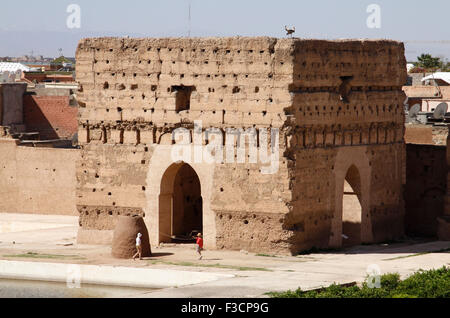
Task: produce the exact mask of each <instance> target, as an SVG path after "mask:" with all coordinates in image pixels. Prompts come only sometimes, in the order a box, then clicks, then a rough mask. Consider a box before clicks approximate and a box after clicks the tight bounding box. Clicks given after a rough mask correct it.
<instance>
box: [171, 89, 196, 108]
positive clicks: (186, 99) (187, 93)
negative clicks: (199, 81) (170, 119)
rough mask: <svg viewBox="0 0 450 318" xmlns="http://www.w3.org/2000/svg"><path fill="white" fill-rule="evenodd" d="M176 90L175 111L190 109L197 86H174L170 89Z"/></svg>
mask: <svg viewBox="0 0 450 318" xmlns="http://www.w3.org/2000/svg"><path fill="white" fill-rule="evenodd" d="M170 90H171V91H172V92H175V111H176V112H177V113H179V112H181V111H183V110H189V109H190V107H191V94H192V92H193V91H195V86H183V85H181V86H172V87H171V89H170Z"/></svg>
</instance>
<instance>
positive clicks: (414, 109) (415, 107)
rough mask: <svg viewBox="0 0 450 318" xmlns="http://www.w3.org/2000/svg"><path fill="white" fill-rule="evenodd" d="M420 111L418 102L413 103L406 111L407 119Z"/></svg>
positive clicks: (414, 116)
mask: <svg viewBox="0 0 450 318" xmlns="http://www.w3.org/2000/svg"><path fill="white" fill-rule="evenodd" d="M419 112H420V104H414V105H413V106H412V107H411V108H410V109H409V112H408V117H409V119H413V118H416V117H417V114H418V113H419Z"/></svg>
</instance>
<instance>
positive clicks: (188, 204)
mask: <svg viewBox="0 0 450 318" xmlns="http://www.w3.org/2000/svg"><path fill="white" fill-rule="evenodd" d="M202 227H203V202H202V196H201V186H200V180H199V178H198V175H197V173H196V172H195V170H194V169H193V168H192V167H191V166H190V165H189V164H187V163H184V162H181V163H174V164H172V165H171V166H170V167H169V168H167V170H166V171H165V173H164V175H163V177H162V179H161V190H160V195H159V241H160V242H192V238H191V236H192V235H193V234H194V235H195V234H196V233H197V232H202Z"/></svg>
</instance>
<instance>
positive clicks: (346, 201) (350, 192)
mask: <svg viewBox="0 0 450 318" xmlns="http://www.w3.org/2000/svg"><path fill="white" fill-rule="evenodd" d="M361 200H362V197H361V177H360V175H359V171H358V169H357V168H356V167H355V166H354V165H352V166H351V167H350V168H349V169H348V170H347V174H346V175H345V180H344V189H343V197H342V246H353V245H359V244H361V218H362V206H361Z"/></svg>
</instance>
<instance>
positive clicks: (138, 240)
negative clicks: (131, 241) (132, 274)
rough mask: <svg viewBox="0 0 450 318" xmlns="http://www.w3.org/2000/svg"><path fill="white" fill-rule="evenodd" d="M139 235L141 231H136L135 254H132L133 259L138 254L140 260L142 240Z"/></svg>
mask: <svg viewBox="0 0 450 318" xmlns="http://www.w3.org/2000/svg"><path fill="white" fill-rule="evenodd" d="M141 237H142V234H141V233H138V234H137V236H136V249H137V252H136V254H134V255H133V260H135V259H136V257H137V256H139V259H140V260H141V259H142V241H141Z"/></svg>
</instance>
